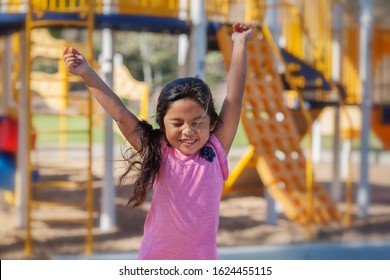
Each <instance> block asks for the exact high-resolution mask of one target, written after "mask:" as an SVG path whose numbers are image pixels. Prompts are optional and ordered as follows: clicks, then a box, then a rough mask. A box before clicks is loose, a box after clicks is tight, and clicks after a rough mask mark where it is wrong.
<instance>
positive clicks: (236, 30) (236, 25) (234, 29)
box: [233, 22, 240, 32]
mask: <svg viewBox="0 0 390 280" xmlns="http://www.w3.org/2000/svg"><path fill="white" fill-rule="evenodd" d="M239 29H240V24H239V23H238V22H236V23H234V24H233V32H239Z"/></svg>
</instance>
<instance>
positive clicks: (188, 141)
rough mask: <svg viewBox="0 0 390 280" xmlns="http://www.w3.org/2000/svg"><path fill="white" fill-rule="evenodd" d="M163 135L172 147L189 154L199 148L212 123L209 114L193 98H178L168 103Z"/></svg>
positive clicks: (212, 127) (210, 129) (206, 138)
mask: <svg viewBox="0 0 390 280" xmlns="http://www.w3.org/2000/svg"><path fill="white" fill-rule="evenodd" d="M164 127H165V136H166V138H167V140H168V142H169V144H171V146H173V147H174V148H176V149H178V150H180V151H181V152H182V153H183V154H186V155H190V154H193V153H195V152H196V151H198V150H199V149H201V148H202V147H203V146H204V145H205V144H206V143H207V141H208V139H209V137H210V131H212V130H213V129H214V125H211V124H210V116H209V115H208V114H207V113H206V111H205V110H204V109H203V108H202V106H201V105H200V104H199V103H198V102H197V101H195V100H193V99H190V98H183V99H179V100H177V101H175V102H173V103H171V104H170V105H169V108H168V110H167V112H166V114H165V116H164Z"/></svg>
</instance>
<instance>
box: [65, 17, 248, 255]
mask: <svg viewBox="0 0 390 280" xmlns="http://www.w3.org/2000/svg"><path fill="white" fill-rule="evenodd" d="M233 31H234V32H233V35H232V40H233V53H232V58H231V65H230V70H229V75H228V78H227V93H226V97H225V100H224V102H223V105H222V109H221V112H220V115H219V117H218V115H217V113H216V110H215V107H214V102H213V99H212V95H211V92H210V89H209V87H208V86H207V85H206V84H205V83H204V82H203V81H202V80H201V79H199V78H180V79H177V80H174V81H172V82H170V83H169V84H167V85H166V86H165V87H164V88H163V89H162V91H161V93H160V96H159V98H158V103H157V109H156V122H157V124H158V126H159V128H158V129H153V128H152V126H151V125H150V124H148V123H147V122H146V121H141V120H139V119H138V118H137V117H136V116H135V115H134V114H132V113H131V112H130V111H128V110H127V108H126V107H125V106H124V104H123V103H122V102H121V100H120V99H119V97H118V96H117V95H116V94H115V93H114V92H113V91H112V90H111V89H110V88H109V87H108V86H107V85H106V84H105V83H104V82H103V81H102V79H100V77H99V76H98V75H97V74H96V73H95V72H94V71H93V69H92V68H91V67H90V66H89V65H88V64H87V62H86V61H85V59H84V57H83V56H82V55H81V54H80V53H79V52H78V51H77V50H75V49H73V48H71V47H70V48H66V49H65V50H64V60H65V63H66V66H67V69H68V70H69V72H70V73H72V74H75V75H79V76H81V77H82V78H83V79H84V81H85V83H86V84H87V86H88V88H89V89H90V90H91V92H92V94H93V95H94V96H95V98H96V99H97V101H98V102H99V103H100V104H101V106H102V107H103V108H104V110H105V111H107V112H108V113H109V114H110V115H111V116H112V118H113V119H114V120H115V121H116V123H117V125H118V126H119V128H120V130H121V132H122V133H123V135H124V136H125V137H126V139H127V140H128V141H129V143H130V145H131V146H132V147H133V148H134V149H135V150H136V151H137V153H135V154H133V156H132V157H131V158H130V162H129V167H128V169H127V171H126V172H125V174H124V175H123V176H122V177H121V181H120V182H122V180H123V179H124V177H125V176H126V175H128V173H129V172H130V171H132V170H137V171H138V172H137V176H136V179H135V182H134V193H133V196H132V197H131V198H130V200H129V204H130V205H132V206H138V205H140V204H142V202H143V201H144V200H145V198H146V195H147V192H148V190H149V189H152V190H153V197H152V203H151V207H150V210H149V212H148V214H147V217H146V221H145V226H144V238H143V241H142V244H141V248H140V250H139V258H140V259H216V258H217V241H216V239H217V230H218V224H219V205H220V198H221V192H222V187H223V184H224V181H225V180H226V179H227V177H228V165H227V154H228V152H229V150H230V147H231V145H232V142H233V139H234V136H235V134H236V131H237V127H238V123H239V119H240V112H241V103H242V97H243V92H244V85H245V77H246V66H247V43H248V41H249V38H250V37H251V33H252V31H251V29H250V28H249V27H248V26H246V25H242V24H238V23H236V24H234V25H233Z"/></svg>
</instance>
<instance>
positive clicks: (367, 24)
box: [357, 0, 372, 217]
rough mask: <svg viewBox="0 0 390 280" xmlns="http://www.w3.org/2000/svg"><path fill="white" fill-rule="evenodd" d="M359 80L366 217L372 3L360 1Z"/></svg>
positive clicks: (364, 211) (361, 201)
mask: <svg viewBox="0 0 390 280" xmlns="http://www.w3.org/2000/svg"><path fill="white" fill-rule="evenodd" d="M360 7H361V13H360V69H359V70H360V78H361V81H362V90H363V92H362V104H361V110H362V130H361V136H360V139H361V147H360V184H359V187H358V190H357V204H358V216H359V217H367V215H368V206H369V203H370V199H371V197H370V196H371V194H370V191H371V190H370V184H369V181H368V167H369V166H368V154H369V132H370V122H371V100H370V90H371V87H370V83H371V44H372V26H371V21H372V3H371V0H360Z"/></svg>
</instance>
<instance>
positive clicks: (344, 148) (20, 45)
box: [0, 0, 390, 259]
mask: <svg viewBox="0 0 390 280" xmlns="http://www.w3.org/2000/svg"><path fill="white" fill-rule="evenodd" d="M389 12H390V4H389V2H388V1H385V0H371V1H368V0H360V1H358V0H318V1H308V0H289V1H287V0H286V1H284V0H212V1H204V0H198V1H196V0H166V1H157V0H149V1H131V0H127V1H126V0H117V1H99V0H96V1H71V0H68V1H65V0H60V1H50V0H45V1H43V0H31V1H26V0H0V221H1V222H0V224H1V227H0V257H1V259H29V258H32V259H52V258H71V259H72V258H133V257H134V256H135V255H136V252H137V250H138V248H139V245H140V242H141V238H142V231H143V222H144V218H145V215H146V213H147V211H148V209H149V206H150V203H149V201H150V198H149V200H148V201H147V202H146V203H144V204H143V205H142V206H141V207H138V208H136V209H130V208H129V207H127V201H128V199H129V197H130V195H131V192H132V184H131V178H129V180H128V181H127V182H126V185H125V186H122V187H120V188H116V183H117V181H118V177H119V176H120V175H121V174H122V172H123V171H124V170H125V169H124V167H125V163H124V161H123V154H127V153H131V150H128V149H129V146H128V145H127V143H126V142H125V140H124V138H123V137H122V136H121V135H120V133H119V131H118V129H117V127H116V126H115V125H113V124H112V120H111V119H110V118H109V117H107V116H106V115H104V113H103V112H102V110H101V108H100V107H99V106H98V105H97V104H96V102H95V101H94V100H93V98H91V96H90V93H89V92H88V91H87V90H86V87H85V85H84V83H83V82H82V81H81V80H80V79H78V78H77V77H75V76H70V75H68V74H67V72H66V69H65V67H64V65H63V62H62V58H61V57H62V52H63V49H64V47H68V46H73V47H76V48H77V49H79V50H80V51H81V52H82V53H83V54H85V55H86V57H87V59H88V60H89V62H90V64H91V65H93V66H94V68H95V69H96V71H98V72H99V74H100V75H101V76H102V77H103V78H104V80H105V81H106V82H107V83H108V84H109V85H110V86H111V87H112V88H113V89H114V91H115V92H116V93H117V94H118V95H119V96H120V97H121V98H122V100H123V101H124V102H125V104H126V105H127V106H128V107H129V108H130V109H131V110H132V111H134V112H136V113H137V115H139V117H140V118H143V119H147V120H148V121H150V122H151V123H154V108H155V100H156V98H157V96H158V94H159V91H160V89H161V87H162V86H164V85H165V84H166V83H167V82H168V81H170V80H172V79H175V78H176V77H180V76H194V75H198V76H200V77H202V78H204V79H205V81H206V82H207V83H208V84H209V85H210V87H211V89H212V92H213V94H214V98H215V102H216V105H217V107H218V108H220V106H221V102H222V99H223V97H224V94H225V91H226V74H227V69H228V67H229V63H230V61H229V57H230V54H231V39H230V36H231V32H232V30H231V25H232V23H234V22H242V23H246V24H250V25H251V26H252V27H253V29H254V36H253V38H252V40H251V42H250V44H249V57H248V76H247V84H246V88H245V98H244V102H243V113H242V117H241V124H240V127H239V131H238V133H237V136H236V139H235V141H234V146H233V149H232V151H231V152H230V154H229V169H230V176H229V178H228V180H227V181H226V184H225V188H224V193H223V197H222V200H221V218H220V231H219V236H218V245H219V249H220V252H221V256H222V258H258V259H261V258H282V259H283V258H284V259H287V258H330V259H332V258H335V259H337V258H368V259H372V258H375V259H387V258H389V257H390V256H389V253H386V252H390V251H389V250H388V249H389V248H388V246H389V243H388V242H389V240H390V206H389V202H390V175H389V174H388V170H389V166H390V153H389V149H390V94H389V90H390V82H389V69H390V67H389V65H390V59H389V53H390V21H389V18H388V17H387V15H388V13H389ZM289 246H290V247H289ZM291 246H293V247H291ZM237 248H241V249H242V250H244V251H242V250H241V251H240V252H249V251H250V252H252V253H237V252H238V251H237ZM326 248H327V250H326ZM283 250H286V251H283ZM276 252H281V253H280V254H279V253H276ZM286 252H290V253H286ZM291 252H297V253H296V254H295V255H294V254H293V253H291ZM302 252H306V253H302ZM308 252H310V253H308Z"/></svg>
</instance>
